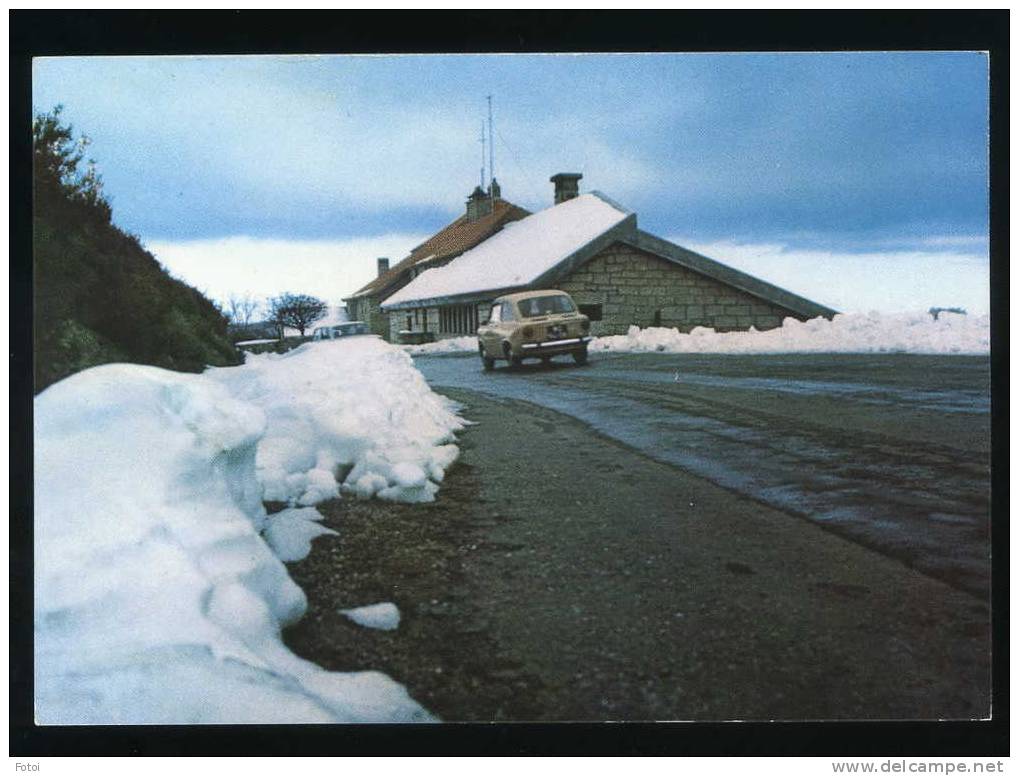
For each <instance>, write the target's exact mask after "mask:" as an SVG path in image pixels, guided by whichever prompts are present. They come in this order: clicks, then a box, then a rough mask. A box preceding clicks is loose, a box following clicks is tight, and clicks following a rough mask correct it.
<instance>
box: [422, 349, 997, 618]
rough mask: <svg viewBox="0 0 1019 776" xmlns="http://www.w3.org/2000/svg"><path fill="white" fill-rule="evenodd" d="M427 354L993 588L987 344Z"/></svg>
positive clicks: (464, 377)
mask: <svg viewBox="0 0 1019 776" xmlns="http://www.w3.org/2000/svg"><path fill="white" fill-rule="evenodd" d="M415 364H416V366H417V367H418V368H419V369H420V370H421V372H422V373H423V374H424V376H425V377H426V378H427V380H428V382H429V383H430V384H431V385H432V387H433V388H434V389H436V390H438V391H439V392H440V393H441V392H442V390H443V388H456V389H466V390H470V391H474V392H478V393H481V394H485V395H489V396H493V397H500V398H506V399H515V400H519V401H525V402H530V403H532V404H537V405H540V406H542V407H546V408H548V409H552V410H555V411H557V412H560V413H564V414H566V415H570V416H572V417H573V418H576V419H577V420H580V421H582V422H583V423H585V424H587V425H588V426H589V427H591V428H592V429H594V430H595V431H597V432H599V433H600V434H603V435H605V436H607V437H609V438H611V439H613V440H616V441H619V442H622V443H623V444H625V445H627V446H628V447H630V448H633V449H635V450H637V451H639V452H641V453H643V454H645V455H647V456H649V457H651V458H653V459H656V460H658V461H661V462H665V463H668V464H670V465H672V466H674V467H678V468H679V469H681V470H683V471H685V472H687V473H690V474H694V475H696V476H698V477H701V478H704V479H706V480H708V481H710V482H712V483H714V484H716V485H719V486H721V487H723V488H725V489H727V490H729V491H731V492H733V493H736V494H739V495H741V496H744V497H747V498H750V499H753V500H755V501H757V502H759V503H762V504H764V505H767V506H769V507H772V508H775V509H778V510H781V511H782V512H785V513H787V514H790V515H792V516H797V517H800V518H805V519H808V520H810V521H814V522H816V523H820V524H823V525H824V526H825V527H827V528H829V529H831V530H833V531H835V532H836V533H839V534H841V535H842V536H845V537H848V538H851V539H852V540H854V541H856V542H858V543H860V544H862V545H865V546H867V547H870V548H872V549H876V550H878V551H880V552H882V553H884V554H886V555H889V556H891V557H894V558H896V559H898V560H900V561H902V562H904V563H905V564H907V565H909V566H911V567H913V568H916V569H918V570H921V571H923V572H924V573H926V574H928V575H930V576H933V577H935V578H937V579H940V580H942V581H944V582H947V583H948V584H950V585H952V586H954V587H956V588H958V589H960V590H965V591H967V592H969V593H971V594H973V595H975V596H977V597H979V598H981V599H983V600H986V597H987V594H988V589H989V578H990V561H989V555H990V540H989V510H990V465H989V461H990V365H989V360H988V359H987V358H986V357H967V356H916V355H902V354H888V355H829V354H824V355H821V354H818V355H800V354H797V355H767V356H733V355H687V354H676V355H674V354H658V353H655V354H641V355H621V354H616V355H612V354H596V353H594V354H592V357H591V362H590V363H589V364H588V365H587V366H584V367H577V366H575V365H574V364H573V363H572V360H570V359H568V358H563V359H557V360H556V361H554V362H553V363H551V364H550V365H542V364H540V363H526V364H524V365H523V366H522V367H519V368H515V369H514V368H509V367H505V366H504V367H502V368H497V369H496V370H495V371H494V372H490V373H485V372H483V371H482V369H481V363H480V360H479V359H478V358H477V357H476V356H474V355H455V356H450V355H444V356H418V357H416V358H415ZM604 475H605V472H599V471H590V472H589V474H588V475H587V476H589V477H601V476H604Z"/></svg>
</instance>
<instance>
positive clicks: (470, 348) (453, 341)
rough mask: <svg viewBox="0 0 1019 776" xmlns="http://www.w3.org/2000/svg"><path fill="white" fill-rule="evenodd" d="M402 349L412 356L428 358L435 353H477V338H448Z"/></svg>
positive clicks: (405, 346) (406, 346)
mask: <svg viewBox="0 0 1019 776" xmlns="http://www.w3.org/2000/svg"><path fill="white" fill-rule="evenodd" d="M403 349H404V350H406V351H407V352H408V353H410V354H411V355H412V356H428V355H434V354H437V353H477V352H478V338H477V337H450V338H449V339H444V340H438V341H437V342H426V343H425V344H424V345H404V346H403Z"/></svg>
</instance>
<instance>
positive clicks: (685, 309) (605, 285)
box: [557, 243, 802, 336]
mask: <svg viewBox="0 0 1019 776" xmlns="http://www.w3.org/2000/svg"><path fill="white" fill-rule="evenodd" d="M557 285H558V288H561V289H562V290H563V291H566V292H567V293H569V294H570V295H571V296H572V297H573V299H574V301H576V303H577V304H578V305H585V304H600V305H601V306H602V320H601V321H593V322H592V324H591V331H592V333H593V334H594V335H595V336H600V335H605V334H625V333H626V330H627V328H628V327H630V326H632V325H637V326H640V327H641V328H646V327H648V326H664V327H667V328H676V329H679V330H680V331H684V332H688V331H690V330H691V329H693V328H694V327H696V326H708V327H711V328H713V329H715V330H716V331H738V330H745V329H749V328H750V327H751V326H754V327H755V328H757V329H758V330H764V329H773V328H775V327H777V326H781V325H782V321H783V320H784V319H785V318H788V317H793V318H802V316H801V315H798V314H796V313H793V312H792V311H790V310H787V309H785V308H784V307H779V306H777V305H773V304H771V303H769V302H766V301H764V300H763V299H760V298H758V297H755V296H752V295H750V294H748V293H746V292H744V291H740V290H739V289H736V288H733V287H731V286H727V285H725V284H723V283H719V282H718V281H717V280H713V279H711V278H708V277H706V276H704V275H700V274H698V273H696V272H694V271H693V270H689V269H687V268H685V267H681V266H679V265H677V264H674V263H673V262H671V261H667V260H665V259H663V258H661V257H659V256H655V255H654V254H651V253H647V252H645V251H641V250H639V249H638V248H634V247H632V246H630V245H626V244H624V243H615V244H613V245H611V246H609V247H608V248H606V249H605V250H603V251H602V252H600V253H599V254H597V255H596V256H595V257H594V258H592V259H591V260H590V261H589V262H587V263H586V264H584V265H583V266H582V267H580V268H579V269H577V270H576V271H575V272H573V273H571V274H570V275H569V277H568V278H566V279H565V280H561V281H559V283H558V284H557Z"/></svg>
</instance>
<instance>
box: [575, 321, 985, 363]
mask: <svg viewBox="0 0 1019 776" xmlns="http://www.w3.org/2000/svg"><path fill="white" fill-rule="evenodd" d="M990 346H991V321H990V316H987V315H979V316H970V315H959V314H956V313H945V312H943V313H941V314H940V315H939V316H938V318H937V319H934V318H933V317H932V316H931V315H930V314H929V313H926V312H922V313H901V314H887V313H847V314H840V315H836V316H835V317H834V318H833V319H832V320H830V321H829V320H827V319H825V318H814V319H812V320H809V321H798V320H796V319H795V318H786V319H785V321H784V322H783V324H782V326H781V327H780V328H777V329H769V330H768V331H757V330H755V329H751V330H750V331H740V332H727V333H720V332H716V331H715V330H714V329H707V328H703V327H697V328H695V329H694V330H693V331H691V332H690V333H689V334H683V333H681V332H680V331H678V330H677V329H663V328H647V329H640V328H638V327H636V326H631V327H630V329H629V331H628V332H627V333H626V334H625V335H616V336H610V337H598V338H597V339H595V340H594V341H592V342H591V345H590V349H591V350H592V351H595V352H599V351H601V352H614V353H643V352H651V351H661V352H666V353H926V354H966V353H972V354H982V353H988V352H989V351H990Z"/></svg>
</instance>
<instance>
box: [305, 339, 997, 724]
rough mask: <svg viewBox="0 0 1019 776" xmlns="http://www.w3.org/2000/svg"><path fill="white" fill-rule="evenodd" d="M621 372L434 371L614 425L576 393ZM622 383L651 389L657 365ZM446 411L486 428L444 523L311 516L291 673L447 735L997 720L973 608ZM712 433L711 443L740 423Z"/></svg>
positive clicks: (467, 443)
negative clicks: (327, 532)
mask: <svg viewBox="0 0 1019 776" xmlns="http://www.w3.org/2000/svg"><path fill="white" fill-rule="evenodd" d="M419 361H423V360H419ZM430 361H434V362H436V363H438V362H439V359H431V360H430ZM610 363H611V362H609V361H607V360H606V361H604V362H601V363H600V365H599V364H596V365H594V366H592V368H591V369H590V370H573V371H571V372H569V373H567V372H566V371H565V370H548V371H547V372H541V373H540V374H539V373H538V372H535V373H533V374H526V376H525V373H520V374H518V375H513V374H511V373H507V372H504V373H501V374H500V373H497V374H495V375H490V376H480V375H477V374H475V372H474V371H473V370H475V369H477V368H478V367H479V365H478V364H476V363H475V362H474V360H473V359H470V360H467V359H444V360H442V361H441V363H439V364H438V366H436V365H435V364H433V363H429V364H427V365H426V364H422V366H424V368H425V369H426V370H429V371H431V372H432V373H433V374H434V372H435V371H436V369H439V368H441V369H445V370H447V373H448V374H450V375H452V376H451V377H449V378H447V379H448V380H452V379H453V377H455V376H456V375H457V374H459V375H460V376H461V377H462V379H464V380H476V381H477V383H475V384H479V383H480V384H485V383H487V384H489V385H492V386H510V385H514V384H520V385H522V386H524V387H525V388H526V389H527V390H528V391H529V392H533V391H535V389H543V392H544V393H545V394H546V395H547V396H553V397H556V401H557V402H563V401H565V399H564V398H563V397H564V396H565V395H568V396H573V395H575V394H576V395H578V396H579V399H580V400H581V402H582V404H583V406H585V407H586V408H587V410H585V411H589V410H590V409H591V402H593V401H598V402H604V403H605V404H606V407H605V409H604V410H602V413H603V415H604V414H605V413H611V411H612V410H613V407H614V405H613V404H612V402H611V401H608V400H607V399H604V398H599V395H598V393H597V391H596V390H593V389H592V390H590V391H588V390H585V389H583V388H576V385H578V384H580V381H583V380H589V381H590V383H591V385H592V386H594V387H599V386H601V387H602V389H603V390H605V386H607V385H612V383H611V382H603V381H602V380H600V379H599V378H598V377H597V375H599V371H598V370H599V368H606V375H605V377H604V380H605V381H608V380H612V379H615V378H613V377H610V376H609V375H608V372H609V370H608V369H607V367H608V366H609V364H610ZM614 363H615V366H616V367H619V366H621V365H630V366H639V365H642V364H643V365H645V366H647V365H650V366H651V367H652V369H650V370H648V369H644V370H640V371H650V373H651V374H653V373H654V369H653V367H654V366H655V365H656V364H657V365H658V366H661V365H664V364H665V363H666V361H665V360H664V359H662V358H659V359H658V360H657V361H655V359H643V358H634V359H619V360H616V361H615V362H614ZM669 363H670V365H671V366H672V367H674V365H675V363H676V362H675V360H674V359H669ZM705 363H707V361H705ZM730 364H731V365H735V364H736V362H730ZM744 368H745V367H744ZM570 369H571V370H572V369H573V368H572V367H570ZM621 371H622V372H623V374H624V375H625V376H626V378H627V379H623V380H622V382H624V383H626V384H627V385H629V384H631V383H632V384H634V386H635V388H634V389H632V390H628V389H626V388H624V389H623V391H624V392H625V393H626V394H627V396H628V397H637V398H628V399H626V401H627V402H629V404H628V405H627V406H630V407H632V406H634V405H637V404H645V403H646V407H645V409H644V410H643V411H642V412H643V414H642V415H640V416H639V417H638V418H637V419H638V420H639V421H640V422H642V423H643V422H648V421H646V418H648V417H650V418H656V417H657V418H658V420H656V421H655V422H656V423H657V424H658V427H659V428H661V427H666V428H668V427H669V426H668V423H669V417H670V415H669V412H668V410H663V409H662V406H663V405H664V406H666V407H667V406H668V405H667V404H665V403H664V402H662V401H653V400H643V401H642V400H641V398H640V397H641V396H642V394H641V393H640V392H639V391H637V390H636V388H640V387H641V385H642V384H643V383H642V382H641V381H640V380H639V379H638V378H637V377H635V376H633V375H627V374H626V373H627V371H628V370H626V369H623V370H621ZM633 371H634V372H637V371H638V370H636V369H635V370H633ZM567 374H569V376H567ZM665 374H669V372H668V371H666V372H665ZM687 374H688V375H691V374H694V372H693V371H692V370H689V371H688V372H687ZM556 376H558V377H556ZM708 376H713V377H718V376H719V375H717V374H716V375H708ZM518 378H519V380H518ZM554 379H558V380H563V381H571V380H572V381H573V382H572V383H570V382H568V383H567V385H566V386H565V387H560V386H558V385H557V384H556V383H555V382H554ZM482 381H485V383H483V382H482ZM488 381H490V382H488ZM651 384H652V385H654V384H655V383H653V382H652V383H651ZM439 390H441V391H442V392H444V393H445V394H447V395H448V396H450V397H451V398H453V399H454V400H456V401H459V402H461V403H462V405H463V415H464V417H465V418H466V419H468V420H470V421H472V423H473V424H472V425H470V426H468V427H467V428H466V429H464V430H463V431H462V432H461V433H459V434H458V435H457V436H458V445H459V446H460V450H461V455H460V457H459V459H458V460H457V462H456V463H455V464H454V465H453V466H452V467H450V469H449V471H448V472H447V475H446V478H445V480H444V481H443V483H442V487H441V489H440V491H439V493H438V495H437V498H436V500H435V501H434V502H432V503H427V504H394V503H391V502H385V501H380V500H378V499H372V500H370V501H361V500H357V499H351V498H343V499H336V500H333V501H330V502H326V503H324V504H320V505H318V508H319V510H320V511H321V512H322V514H323V516H324V519H325V522H326V524H327V525H328V526H329V527H331V528H333V529H335V530H336V532H337V534H336V535H335V536H324V537H321V538H319V539H317V540H316V541H315V546H314V549H313V551H312V553H311V554H310V555H309V556H308V557H307V558H306V559H304V560H302V561H300V562H298V563H295V564H291V565H290V573H291V575H292V576H293V578H294V579H295V581H297V583H298V584H299V585H300V586H301V588H302V589H303V590H304V591H305V592H306V594H307V596H308V601H309V610H308V613H307V615H306V616H305V617H304V618H303V619H302V620H301V621H300V622H299V623H297V624H296V625H295V626H293V627H291V628H289V629H288V630H287V631H286V633H285V638H286V640H287V643H288V644H289V645H290V647H291V648H292V649H294V650H295V652H297V653H298V654H300V655H301V656H303V657H306V658H308V659H310V660H313V661H315V662H316V663H318V664H319V665H321V666H323V667H325V668H328V669H330V670H338V671H356V670H381V671H384V672H385V673H387V674H388V675H390V676H392V677H393V678H394V679H396V680H397V681H399V682H401V683H403V684H404V685H405V686H406V687H407V689H408V691H409V692H410V694H411V695H412V696H413V697H414V698H415V699H417V700H418V701H420V702H421V703H422V704H423V705H424V706H425V707H426V708H428V709H429V710H430V711H431V712H433V713H434V714H436V715H437V716H438V717H439V718H441V719H443V720H447V721H456V720H473V721H488V720H501V721H506V720H514V721H528V720H542V721H547V720H720V719H722V720H725V719H793V720H796V719H799V720H804V719H807V720H809V719H939V718H940V719H946V718H947V719H971V718H979V717H985V716H987V714H988V712H989V694H988V693H989V680H990V665H989V658H990V640H989V614H990V611H989V607H988V605H987V603H986V602H984V601H981V600H979V598H978V597H976V596H974V595H973V594H972V593H969V592H965V591H963V590H961V589H958V588H957V587H952V586H950V585H948V584H946V583H945V582H943V581H940V580H938V579H936V578H934V577H932V576H930V575H929V574H927V573H922V572H920V571H918V570H916V569H911V568H908V567H907V566H905V565H903V563H901V562H900V561H898V560H896V559H895V558H893V557H890V556H889V555H888V554H883V553H881V552H875V551H874V550H872V549H869V548H867V547H865V546H863V545H862V544H860V543H859V542H856V541H853V540H850V539H848V538H845V537H844V536H841V535H839V534H838V533H836V532H833V531H831V530H826V529H825V528H824V527H821V526H820V525H818V524H817V523H815V522H811V521H808V520H803V519H798V518H797V517H795V516H792V515H790V513H789V512H788V511H786V510H781V509H776V508H773V507H771V506H768V505H767V504H764V503H762V502H761V501H760V500H758V499H754V498H751V497H748V496H743V495H741V494H739V493H737V492H735V491H733V490H731V489H728V488H725V487H722V486H720V485H717V484H715V483H713V482H711V481H709V480H708V479H706V478H704V477H702V476H698V475H696V474H691V473H689V472H687V471H684V470H683V468H681V467H679V466H677V465H675V464H672V463H664V462H661V461H657V460H654V459H653V458H651V457H649V456H648V455H646V454H644V453H642V452H638V451H637V450H635V449H634V448H633V447H631V446H629V445H627V444H623V443H621V442H618V441H615V440H613V439H611V438H609V437H607V436H606V435H604V434H600V433H598V432H596V431H593V430H592V428H591V426H590V425H588V424H587V423H585V422H582V421H580V420H576V419H574V418H571V417H569V416H568V415H565V414H563V413H562V412H557V411H554V410H551V409H546V408H544V407H541V406H538V405H536V404H533V403H529V402H525V401H518V400H514V399H506V398H500V397H497V396H492V395H486V394H484V393H479V392H478V391H476V390H465V389H462V388H440V389H439ZM614 390H616V391H617V392H619V389H614ZM673 390H676V389H673ZM902 390H905V389H904V388H902ZM566 391H571V392H575V393H569V394H567V393H566ZM670 395H671V394H670ZM675 395H679V396H682V395H685V394H684V393H682V392H679V391H677V393H676V394H675ZM588 397H591V398H590V399H589V398H588ZM728 398H729V401H730V402H732V401H734V399H733V397H731V396H730V397H728ZM767 398H768V394H766V393H764V394H761V398H760V400H759V401H757V402H756V403H755V404H754V406H753V407H752V409H753V410H754V412H756V413H764V412H771V413H773V414H774V415H775V416H777V419H776V420H774V421H772V423H773V424H775V425H776V426H777V427H779V428H783V429H787V430H788V433H790V434H792V433H793V432H794V431H795V433H797V434H804V433H805V432H804V431H803V430H802V429H803V425H804V421H803V419H802V418H800V419H797V418H796V417H795V413H794V412H793V410H791V409H790V410H788V412H789V413H791V417H789V418H787V417H786V416H785V415H784V414H782V413H781V412H779V411H778V410H777V409H776V408H774V407H769V405H767V403H766V399H767ZM780 399H781V397H779V398H777V399H775V398H773V401H775V402H776V403H781V402H780ZM688 401H691V402H692V401H693V400H692V399H690V400H688ZM715 401H718V399H716V400H715ZM599 406H600V405H599ZM702 406H707V407H713V406H716V405H713V404H707V403H705V404H704V405H702ZM877 406H881V405H877ZM656 407H657V409H656ZM747 411H748V410H741V411H740V412H741V413H742V412H747ZM814 413H815V415H817V414H818V413H817V407H816V406H815V407H814ZM719 416H721V417H722V418H723V420H716V422H717V423H719V424H720V425H721V424H725V425H736V422H737V421H736V419H737V418H739V419H740V420H742V418H743V415H742V414H737V412H736V410H735V409H727V410H725V411H724V413H722V412H719V411H718V410H715V412H714V416H713V419H717V418H718V417H719ZM820 416H821V420H824V419H825V414H824V413H820ZM867 416H868V411H861V412H860V413H858V414H857V415H855V416H854V418H855V419H856V420H855V425H856V426H861V425H862V424H863V419H864V418H866V417H867ZM750 417H751V418H755V417H757V416H756V415H751V416H750ZM612 418H615V419H617V420H619V421H620V422H622V420H624V419H625V418H623V417H621V416H619V415H612V414H610V415H609V419H610V420H611V419H612ZM690 422H692V421H690ZM703 422H704V424H707V422H708V418H707V417H706V418H704V419H703ZM743 422H747V423H748V422H749V421H743ZM815 422H816V423H820V422H821V421H815ZM606 423H608V421H606ZM672 428H673V429H674V433H679V432H677V431H675V427H672ZM809 428H811V429H812V428H813V426H809ZM652 430H653V429H652ZM751 430H754V429H753V427H751ZM864 432H866V433H867V434H875V433H876V432H874V431H867V430H866V429H858V428H854V431H853V434H852V435H851V436H850V440H849V441H846V442H843V443H842V447H843V448H844V447H848V446H849V445H850V444H856V445H859V444H860V443H859V442H853V441H852V440H855V439H857V436H856V435H857V434H860V433H864ZM733 433H734V435H735V436H737V438H739V435H738V434H735V432H733ZM960 433H961V432H960ZM648 434H649V439H653V434H651V432H650V431H649V432H648ZM744 435H745V436H748V437H751V438H754V437H753V436H752V435H751V434H750V433H749V431H748V432H745V434H744ZM932 435H933V432H932ZM704 436H705V437H708V435H706V434H705V435H704ZM869 438H870V437H868V439H869ZM954 441H956V443H958V442H957V440H954ZM673 443H674V444H675V445H676V447H677V448H679V449H680V452H682V446H681V445H679V444H678V443H677V442H676V440H673ZM761 444H762V443H761V442H760V441H757V442H756V443H755V444H751V443H746V445H747V446H746V451H747V452H746V455H748V456H750V455H758V456H760V455H764V454H766V453H768V451H769V450H770V448H767V447H764V448H762V447H761V446H760V445H761ZM884 444H888V443H884ZM714 449H715V448H709V449H708V452H712V451H714ZM727 449H728V448H725V447H723V448H722V450H723V452H725V451H726V450H727ZM662 450H663V451H665V452H667V451H668V450H669V447H667V446H664V447H663V448H662ZM701 452H704V451H703V450H702V451H701ZM783 455H788V453H783ZM865 463H868V462H865ZM861 465H863V464H861ZM868 465H873V464H872V462H869V463H868ZM745 468H747V469H749V470H750V471H751V473H753V466H752V465H747V466H746V467H745ZM845 476H847V477H848V476H849V475H848V474H846V475H845ZM797 481H798V480H797ZM946 525H950V524H946ZM379 601H391V602H393V603H395V604H396V605H397V606H398V607H399V610H400V613H401V622H400V626H399V628H398V629H397V630H395V631H378V630H372V629H367V628H361V627H359V626H357V625H355V624H354V623H352V622H351V621H350V620H348V619H347V618H346V617H344V616H343V614H342V613H341V610H343V609H346V608H350V607H354V606H363V605H365V604H372V603H377V602H379Z"/></svg>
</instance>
